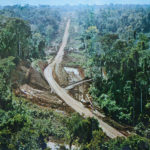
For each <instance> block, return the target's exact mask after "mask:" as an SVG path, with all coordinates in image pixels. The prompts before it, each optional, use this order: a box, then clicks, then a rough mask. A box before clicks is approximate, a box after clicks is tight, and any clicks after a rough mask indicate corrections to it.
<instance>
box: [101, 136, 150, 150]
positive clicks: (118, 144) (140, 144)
mask: <svg viewBox="0 0 150 150" xmlns="http://www.w3.org/2000/svg"><path fill="white" fill-rule="evenodd" d="M149 149H150V141H149V140H147V139H145V138H142V137H140V136H137V135H132V136H130V137H128V138H127V139H124V138H117V139H113V140H110V141H109V142H107V143H105V144H103V146H102V150H149Z"/></svg>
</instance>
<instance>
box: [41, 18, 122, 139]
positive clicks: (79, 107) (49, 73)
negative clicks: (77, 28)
mask: <svg viewBox="0 0 150 150" xmlns="http://www.w3.org/2000/svg"><path fill="white" fill-rule="evenodd" d="M69 26H70V20H68V22H67V25H66V29H65V33H64V37H63V40H62V44H61V46H60V49H59V51H58V53H57V55H56V57H55V59H54V61H53V62H52V63H51V64H49V65H48V66H47V67H46V68H45V70H44V76H45V79H46V80H47V82H48V83H49V85H50V87H51V88H52V89H53V90H54V91H55V93H56V94H57V95H58V96H59V97H60V98H61V99H62V100H64V102H65V103H66V104H67V105H69V106H70V107H71V108H73V109H74V110H75V111H76V112H78V113H79V114H80V115H83V116H84V117H94V118H96V119H97V120H98V121H99V123H100V127H101V128H102V130H103V131H104V132H105V133H106V134H107V136H108V137H110V138H116V137H118V136H124V135H123V134H122V133H120V132H119V131H117V130H116V129H114V128H113V127H111V126H109V125H108V124H106V123H105V122H104V121H102V120H101V119H99V118H98V117H97V116H96V115H94V114H93V113H92V112H91V111H90V110H89V109H87V108H85V107H84V105H83V104H82V103H80V102H79V101H77V100H75V99H74V98H72V97H71V96H70V95H69V94H67V92H66V90H65V89H63V88H61V87H60V86H59V85H58V83H57V82H56V81H55V79H54V78H53V71H54V68H55V65H59V64H60V63H61V61H62V59H63V55H64V48H65V46H66V44H67V41H68V37H69Z"/></svg>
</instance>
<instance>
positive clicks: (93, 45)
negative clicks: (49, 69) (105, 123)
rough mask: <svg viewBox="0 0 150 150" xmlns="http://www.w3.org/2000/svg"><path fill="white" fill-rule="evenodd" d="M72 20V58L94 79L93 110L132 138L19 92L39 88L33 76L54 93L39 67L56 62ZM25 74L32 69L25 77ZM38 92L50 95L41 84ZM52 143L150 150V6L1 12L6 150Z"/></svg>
mask: <svg viewBox="0 0 150 150" xmlns="http://www.w3.org/2000/svg"><path fill="white" fill-rule="evenodd" d="M81 14H82V15H81ZM66 18H67V19H71V23H72V24H71V30H70V37H69V42H68V43H69V44H70V45H71V48H72V49H71V48H70V49H71V50H72V51H71V50H70V49H69V46H68V47H67V48H66V51H67V52H66V53H68V55H69V56H72V57H73V58H72V61H73V59H75V62H72V64H73V63H74V65H76V66H78V67H81V68H83V69H84V72H85V76H86V78H88V79H92V83H91V84H90V87H89V89H88V93H89V94H90V96H91V97H92V108H94V109H96V108H98V110H101V111H102V112H103V113H104V114H105V115H106V116H107V117H109V118H111V119H112V120H114V122H117V123H118V124H120V125H121V126H127V127H128V128H129V129H130V135H128V136H127V137H126V138H124V137H117V138H114V139H110V138H109V137H108V135H107V134H106V133H105V132H103V130H102V129H101V127H100V126H99V122H98V120H97V119H95V118H94V117H92V118H90V117H87V118H85V117H83V116H81V115H79V114H78V113H75V112H74V111H72V110H71V112H69V113H68V112H67V111H66V112H65V113H64V112H63V113H60V112H61V111H60V112H59V111H56V110H57V109H56V108H55V109H56V110H54V109H51V108H44V106H43V105H42V106H39V105H37V104H36V103H34V102H32V101H30V97H25V96H22V94H20V93H19V94H18V93H17V91H18V89H19V90H20V87H21V85H23V84H29V85H31V83H30V81H31V79H32V74H31V73H30V72H29V71H31V70H35V71H34V72H35V74H39V76H40V77H41V78H40V79H39V80H38V81H37V82H40V81H42V83H44V86H43V89H44V88H47V87H46V83H45V82H46V81H45V80H44V79H43V74H42V69H41V68H40V65H39V66H38V63H37V61H38V60H40V61H41V62H42V64H43V63H44V65H43V66H44V67H45V66H46V65H47V64H48V61H47V57H50V58H52V59H51V60H53V57H54V55H55V54H56V52H57V50H58V49H57V48H56V49H55V54H53V55H51V54H50V56H47V54H48V53H47V50H49V49H50V48H52V46H53V43H56V42H57V43H59V44H61V41H60V39H59V38H62V37H63V35H62V32H64V28H65V27H64V24H66ZM74 26H75V27H76V28H77V29H78V31H76V34H75V33H74V32H75V29H76V28H75V27H74ZM58 39H59V40H58ZM71 39H72V40H73V43H75V44H72V43H71V42H72V40H71ZM69 44H68V45H69ZM56 47H57V46H56ZM70 51H71V52H70ZM70 53H71V54H70ZM33 64H36V65H33ZM20 66H21V67H20ZM37 66H38V67H37ZM18 68H23V69H22V70H27V69H24V68H28V71H26V72H25V75H24V76H23V77H22V79H21V77H18V76H22V74H23V73H22V72H23V71H21V73H20V74H18V70H19V69H18ZM14 76H15V77H14ZM34 82H35V81H34ZM32 87H33V88H35V87H38V88H37V89H38V90H42V86H41V85H40V83H37V84H36V85H35V83H34V85H33V86H32ZM48 90H49V88H48ZM16 93H17V94H16ZM51 95H52V96H54V94H51ZM61 105H63V106H64V107H65V106H66V105H65V104H61ZM67 109H68V108H67ZM68 110H69V109H68ZM113 127H115V125H114V124H113ZM51 138H52V139H53V140H55V141H61V142H60V143H63V144H64V145H65V144H68V145H69V148H70V149H71V147H72V145H75V149H81V150H150V6H149V5H112V4H111V5H104V6H96V5H95V6H86V5H79V6H57V7H56V6H55V7H54V6H53V7H52V6H30V5H25V6H20V5H14V6H5V7H0V149H1V150H48V149H50V148H48V147H47V143H48V142H49V139H51ZM59 149H60V150H65V149H67V148H66V147H65V146H61V147H60V148H59Z"/></svg>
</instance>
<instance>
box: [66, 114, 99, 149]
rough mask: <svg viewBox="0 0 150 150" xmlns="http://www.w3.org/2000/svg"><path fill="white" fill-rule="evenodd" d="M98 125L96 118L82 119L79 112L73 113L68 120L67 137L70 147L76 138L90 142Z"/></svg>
mask: <svg viewBox="0 0 150 150" xmlns="http://www.w3.org/2000/svg"><path fill="white" fill-rule="evenodd" d="M98 125H99V124H98V121H97V120H95V119H94V118H87V119H82V118H81V117H80V116H79V114H74V115H72V117H71V118H70V119H68V121H67V129H68V133H67V137H68V139H69V145H70V147H71V146H72V143H73V142H74V141H75V140H76V139H77V140H78V142H79V143H84V144H85V143H88V142H90V141H91V139H92V137H93V135H92V132H93V131H95V130H98V129H99V127H98Z"/></svg>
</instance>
